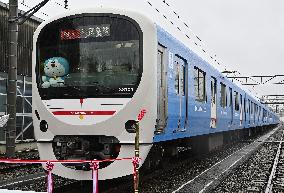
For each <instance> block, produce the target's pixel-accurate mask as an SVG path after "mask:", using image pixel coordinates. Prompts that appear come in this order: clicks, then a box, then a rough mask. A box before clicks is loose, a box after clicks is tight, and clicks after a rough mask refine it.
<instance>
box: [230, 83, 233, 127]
mask: <svg viewBox="0 0 284 193" xmlns="http://www.w3.org/2000/svg"><path fill="white" fill-rule="evenodd" d="M229 97H230V101H229V107H230V114H231V118H230V122H229V125H230V126H231V125H232V124H233V119H234V105H233V89H232V88H229Z"/></svg>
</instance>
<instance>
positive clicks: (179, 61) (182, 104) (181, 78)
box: [174, 56, 188, 132]
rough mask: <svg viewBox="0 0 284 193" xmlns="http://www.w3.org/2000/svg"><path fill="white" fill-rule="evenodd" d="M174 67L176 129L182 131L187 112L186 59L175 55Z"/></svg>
mask: <svg viewBox="0 0 284 193" xmlns="http://www.w3.org/2000/svg"><path fill="white" fill-rule="evenodd" d="M174 68H175V90H176V97H177V98H178V101H179V102H178V103H179V105H178V109H179V111H178V117H179V118H178V122H177V130H176V131H179V132H183V131H185V130H186V124H187V112H188V103H187V96H188V94H187V63H186V61H185V60H184V59H183V58H181V57H179V56H175V62H174Z"/></svg>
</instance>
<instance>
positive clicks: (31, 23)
mask: <svg viewBox="0 0 284 193" xmlns="http://www.w3.org/2000/svg"><path fill="white" fill-rule="evenodd" d="M40 22H41V20H40V19H38V18H33V19H29V20H27V21H26V22H25V23H24V24H23V25H21V26H19V33H18V42H19V43H18V76H17V80H18V81H17V122H16V130H17V131H16V134H17V139H18V140H25V139H33V138H34V134H33V133H34V132H33V125H32V98H31V97H32V92H31V91H32V88H31V87H32V85H31V74H32V44H33V40H32V38H33V32H34V31H35V29H36V28H37V26H38V25H39V24H40ZM7 71H8V6H7V4H4V3H1V2H0V116H1V115H4V114H6V110H7V109H6V96H7V95H6V83H7ZM1 141H5V132H4V130H3V129H2V128H0V142H1Z"/></svg>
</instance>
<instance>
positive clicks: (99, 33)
mask: <svg viewBox="0 0 284 193" xmlns="http://www.w3.org/2000/svg"><path fill="white" fill-rule="evenodd" d="M106 36H110V25H109V24H102V25H92V26H84V27H82V28H78V29H64V30H61V31H60V38H61V40H74V39H83V38H100V37H106Z"/></svg>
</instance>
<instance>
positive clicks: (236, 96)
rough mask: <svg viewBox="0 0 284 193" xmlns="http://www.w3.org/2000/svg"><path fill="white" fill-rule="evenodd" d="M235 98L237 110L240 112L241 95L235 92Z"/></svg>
mask: <svg viewBox="0 0 284 193" xmlns="http://www.w3.org/2000/svg"><path fill="white" fill-rule="evenodd" d="M234 98H235V110H236V111H239V110H240V104H239V93H238V92H237V91H234Z"/></svg>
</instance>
